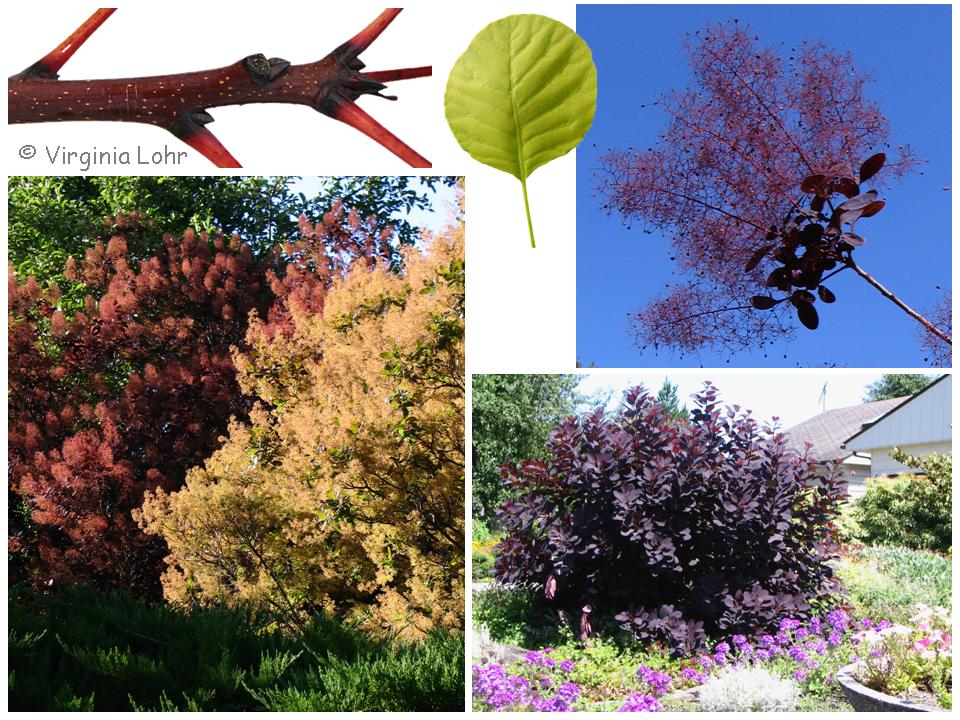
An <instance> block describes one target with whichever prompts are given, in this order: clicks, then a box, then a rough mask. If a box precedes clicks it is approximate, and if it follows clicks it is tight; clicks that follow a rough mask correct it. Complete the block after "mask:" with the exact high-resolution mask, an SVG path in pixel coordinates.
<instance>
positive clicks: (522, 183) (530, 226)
mask: <svg viewBox="0 0 960 720" xmlns="http://www.w3.org/2000/svg"><path fill="white" fill-rule="evenodd" d="M520 187H522V188H523V207H524V208H525V209H526V211H527V229H528V230H529V231H530V247H532V248H536V247H537V243H536V242H535V241H534V239H533V220H531V219H530V201H529V200H528V199H527V181H526V180H521V181H520Z"/></svg>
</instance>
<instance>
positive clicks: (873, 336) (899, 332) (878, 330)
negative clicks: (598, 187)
mask: <svg viewBox="0 0 960 720" xmlns="http://www.w3.org/2000/svg"><path fill="white" fill-rule="evenodd" d="M733 18H737V19H738V20H739V22H740V24H741V25H743V24H746V25H748V26H749V27H750V28H751V30H752V31H753V32H754V33H756V34H757V35H759V36H760V39H761V42H763V43H764V44H766V45H777V44H781V43H782V44H783V46H784V48H786V49H789V48H790V47H791V46H793V45H794V44H796V43H798V42H800V41H802V40H818V39H819V40H823V41H824V42H825V43H827V44H828V45H830V46H832V47H834V48H836V49H839V50H849V51H851V52H852V53H853V56H854V58H855V59H856V62H857V66H858V68H859V69H860V70H861V71H866V72H868V73H869V74H870V75H871V76H872V77H873V82H872V83H870V84H869V85H868V88H867V92H868V94H869V96H870V97H871V98H872V99H874V100H875V101H877V102H878V103H879V105H880V108H881V110H882V111H883V112H884V114H885V115H886V117H887V119H888V120H889V122H890V127H891V144H892V145H893V146H896V145H899V144H910V145H912V146H913V148H914V149H915V151H916V153H917V155H918V157H920V158H922V159H926V160H928V161H929V162H928V163H927V164H926V165H925V166H923V167H922V168H921V169H922V171H923V173H924V174H923V175H918V174H914V175H912V176H910V177H908V178H907V179H906V180H905V181H904V182H903V183H901V184H898V185H893V186H892V187H890V188H889V189H888V190H887V191H885V192H884V198H885V199H886V201H887V206H886V208H885V209H884V211H883V212H882V213H881V214H880V215H878V216H877V218H876V221H875V222H874V224H873V225H871V228H870V233H869V234H868V235H866V237H867V240H868V242H867V245H865V246H864V247H863V248H861V249H859V250H858V251H857V252H856V258H857V261H858V263H859V264H860V265H861V266H862V267H863V268H864V269H866V270H867V271H868V272H870V273H871V274H872V275H873V276H874V277H875V278H877V279H878V280H879V281H880V282H881V283H883V284H885V285H886V286H887V287H888V288H890V289H891V290H892V291H893V292H894V293H896V294H898V295H899V296H900V297H902V298H903V299H904V301H906V302H907V303H908V304H909V305H911V306H912V307H914V308H916V309H918V310H921V311H922V310H923V309H924V308H926V307H927V306H930V305H933V304H934V303H935V302H936V301H937V300H938V299H939V298H940V297H941V293H940V291H938V290H937V289H936V286H937V285H940V286H941V287H944V288H949V287H950V282H951V212H950V205H951V202H952V198H951V195H952V192H953V191H945V190H944V188H945V187H949V186H950V185H951V184H952V182H951V164H950V158H951V146H950V137H951V122H950V120H951V103H950V88H951V79H950V70H951V53H950V24H951V19H950V7H949V6H930V5H928V6H915V5H914V6H907V5H870V6H864V5H815V6H811V5H804V6H797V5H780V6H772V5H766V6H764V5H759V6H758V5H752V6H745V5H717V6H709V5H636V6H598V5H580V6H578V9H577V32H578V33H579V34H580V35H581V36H582V37H583V38H584V39H585V40H586V41H587V43H588V44H589V45H590V47H591V49H592V51H593V55H594V60H595V62H596V64H597V70H598V77H599V99H598V106H597V115H596V117H595V119H594V124H593V128H592V129H591V131H590V132H589V133H588V134H587V137H586V139H585V140H584V141H583V143H581V145H580V146H579V148H578V150H577V357H578V359H579V360H580V361H581V362H583V363H584V364H590V363H595V364H596V365H597V366H599V367H667V366H692V367H697V366H699V365H703V366H705V367H719V366H726V365H727V364H728V361H729V364H732V365H733V366H739V367H771V366H782V367H794V366H796V365H801V366H805V367H813V366H821V365H823V364H824V363H833V362H836V363H839V364H841V365H842V366H848V367H889V368H893V367H897V368H901V367H902V368H908V367H925V366H926V363H925V362H924V360H923V353H922V352H921V350H920V348H919V346H918V343H917V333H916V330H917V328H918V325H917V323H916V322H915V321H914V320H912V319H911V318H909V317H908V316H907V315H906V314H905V313H903V312H902V311H901V310H900V309H898V308H897V307H895V306H894V305H893V304H892V303H891V302H890V301H889V300H887V299H885V298H884V297H882V296H881V295H880V294H879V293H878V292H877V291H876V290H875V289H873V288H871V287H870V286H869V285H867V283H866V282H864V281H863V280H862V279H861V278H859V277H857V276H856V275H854V274H853V273H852V272H850V271H847V272H844V273H842V274H841V275H839V276H838V277H837V278H836V280H834V281H832V282H831V285H830V287H831V289H832V290H833V291H834V292H835V293H836V294H837V296H838V301H837V302H836V303H835V304H834V305H832V306H829V307H827V308H826V309H824V308H825V306H823V305H822V304H819V303H818V309H819V310H820V312H821V322H820V327H819V329H817V330H816V331H808V330H806V329H805V328H803V327H802V326H798V329H797V332H796V335H795V339H794V340H793V341H792V342H791V343H790V344H789V346H783V344H781V347H780V351H779V352H771V353H769V354H768V357H764V355H763V354H762V353H759V352H752V351H745V352H742V353H739V354H737V355H734V356H729V355H728V354H720V353H717V352H715V351H709V350H708V351H705V352H702V353H700V355H699V356H698V357H695V356H688V357H686V358H685V359H683V360H680V359H679V356H677V355H676V354H673V353H671V352H663V351H661V352H660V353H659V354H658V355H655V354H653V353H652V352H650V351H648V352H646V353H641V352H640V350H639V349H637V348H636V347H634V346H633V345H632V342H631V338H630V336H629V326H628V322H627V315H628V314H630V313H632V312H634V311H635V310H637V309H638V308H639V307H640V306H642V305H643V304H645V302H646V300H648V299H649V298H650V297H652V296H654V295H656V294H657V293H658V292H659V291H660V290H661V289H662V288H663V285H664V282H666V281H667V280H669V279H670V274H671V272H672V270H673V269H674V267H673V264H672V263H670V262H669V259H668V256H669V254H670V252H669V248H670V245H669V237H668V236H666V235H661V234H659V233H657V232H655V233H654V234H653V235H644V234H643V233H642V232H640V231H639V230H637V229H636V226H635V227H634V229H633V230H627V229H626V227H625V226H624V225H623V223H622V221H621V219H620V218H619V217H618V216H610V217H608V216H607V215H606V214H604V212H603V211H601V210H600V204H601V200H600V199H598V198H597V197H596V196H595V192H594V175H593V171H594V170H595V169H596V168H597V167H599V161H598V158H599V156H600V155H602V154H603V153H604V152H606V151H607V150H609V149H611V148H625V147H628V146H630V145H634V146H637V147H647V146H651V145H654V144H655V141H656V138H657V135H658V133H659V132H660V131H661V130H662V129H663V128H664V127H665V123H666V120H665V115H664V114H663V113H660V112H658V111H657V110H656V108H652V109H651V108H646V109H641V108H640V105H641V104H643V103H645V102H649V101H650V100H653V99H655V98H656V96H657V95H658V94H660V93H662V92H664V91H667V90H669V89H672V88H680V87H685V86H686V85H687V81H688V78H689V74H688V66H687V62H686V58H685V57H684V54H683V49H682V40H683V37H684V34H685V33H687V32H693V31H695V30H698V29H700V28H702V27H704V26H705V25H706V24H708V23H710V22H716V21H723V20H731V19H733ZM784 353H786V356H787V357H786V358H784V357H783V355H784Z"/></svg>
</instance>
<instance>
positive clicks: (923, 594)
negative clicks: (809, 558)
mask: <svg viewBox="0 0 960 720" xmlns="http://www.w3.org/2000/svg"><path fill="white" fill-rule="evenodd" d="M838 575H839V576H840V579H841V580H842V581H843V584H844V586H845V587H846V590H847V596H848V598H849V602H850V604H851V605H853V607H855V608H856V609H857V613H858V614H861V615H865V616H869V617H872V618H876V619H884V618H886V619H889V620H892V621H894V622H904V621H906V620H907V619H908V618H910V617H911V616H912V615H913V614H914V613H915V610H914V605H916V604H917V603H923V604H925V605H931V606H942V607H950V606H951V602H950V598H951V594H950V593H951V585H952V579H953V573H952V571H951V567H950V559H949V558H948V557H945V556H943V555H938V554H936V553H933V552H928V551H923V550H911V549H908V548H895V547H869V548H863V549H862V550H860V551H859V552H857V553H856V554H855V555H853V556H851V557H848V558H846V559H844V561H843V562H842V563H841V566H840V569H839V572H838Z"/></svg>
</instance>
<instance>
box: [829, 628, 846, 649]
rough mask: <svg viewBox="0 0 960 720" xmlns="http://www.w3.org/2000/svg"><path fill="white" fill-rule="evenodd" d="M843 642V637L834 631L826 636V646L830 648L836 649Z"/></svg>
mask: <svg viewBox="0 0 960 720" xmlns="http://www.w3.org/2000/svg"><path fill="white" fill-rule="evenodd" d="M842 641H843V636H842V635H841V634H840V633H839V632H837V631H836V630H834V631H833V632H832V633H830V634H829V635H828V636H827V644H828V645H830V646H831V647H837V646H838V645H839V644H840V643H841V642H842Z"/></svg>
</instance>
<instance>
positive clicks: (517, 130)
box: [444, 15, 597, 181]
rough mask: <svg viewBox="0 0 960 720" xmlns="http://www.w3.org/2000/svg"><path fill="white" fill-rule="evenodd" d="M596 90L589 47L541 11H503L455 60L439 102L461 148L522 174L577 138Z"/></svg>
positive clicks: (591, 110) (593, 104)
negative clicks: (499, 17) (539, 13)
mask: <svg viewBox="0 0 960 720" xmlns="http://www.w3.org/2000/svg"><path fill="white" fill-rule="evenodd" d="M596 94H597V76H596V67H595V66H594V64H593V57H592V54H591V52H590V48H589V47H588V46H587V44H586V43H585V42H584V41H583V40H582V39H581V38H580V37H579V36H578V35H577V34H576V33H575V32H573V30H571V29H570V28H568V27H567V26H566V25H564V24H563V23H560V22H558V21H556V20H553V19H551V18H548V17H545V16H543V15H509V16H507V17H505V18H501V19H500V20H496V21H494V22H493V23H491V24H490V25H488V26H487V27H486V28H484V29H483V30H481V31H480V32H479V33H478V34H477V36H476V37H475V38H474V39H473V41H471V43H470V46H469V47H468V48H467V50H466V51H465V52H464V53H463V55H461V56H460V58H459V59H458V60H457V61H456V63H455V64H454V66H453V69H452V70H451V71H450V77H449V78H448V80H447V88H446V92H445V94H444V110H445V113H446V117H447V123H448V125H449V126H450V129H451V130H452V131H453V134H454V136H455V137H456V139H457V142H458V143H460V146H461V147H462V148H463V149H464V150H465V151H466V152H467V153H469V154H470V155H471V156H472V157H473V158H474V159H476V160H478V161H479V162H482V163H484V164H485V165H490V166H491V167H494V168H496V169H498V170H501V171H503V172H506V173H509V174H511V175H513V176H514V177H516V178H517V179H518V180H521V181H523V180H525V179H526V178H527V177H529V176H530V174H531V173H533V172H534V171H535V170H537V169H538V168H540V167H542V166H543V165H545V164H546V163H548V162H550V161H551V160H554V159H556V158H558V157H560V156H561V155H565V154H566V153H568V152H569V151H570V150H572V149H573V148H575V147H576V146H577V145H578V144H579V143H580V141H581V140H582V139H583V136H584V135H586V133H587V131H588V130H589V129H590V126H591V125H592V123H593V116H594V112H595V110H596Z"/></svg>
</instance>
